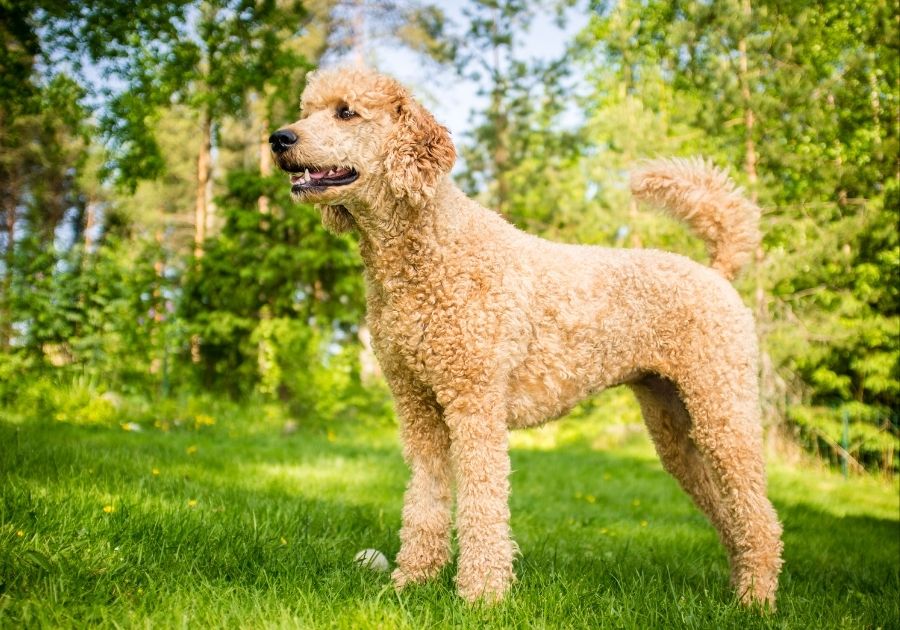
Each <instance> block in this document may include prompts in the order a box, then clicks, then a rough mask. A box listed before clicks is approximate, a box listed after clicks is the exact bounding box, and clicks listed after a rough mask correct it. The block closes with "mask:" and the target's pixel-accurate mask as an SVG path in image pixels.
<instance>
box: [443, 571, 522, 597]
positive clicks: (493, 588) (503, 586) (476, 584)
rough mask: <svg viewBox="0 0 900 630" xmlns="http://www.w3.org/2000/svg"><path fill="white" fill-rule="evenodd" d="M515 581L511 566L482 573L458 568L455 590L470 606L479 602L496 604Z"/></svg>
mask: <svg viewBox="0 0 900 630" xmlns="http://www.w3.org/2000/svg"><path fill="white" fill-rule="evenodd" d="M515 580H516V576H515V574H514V573H513V570H512V565H510V566H509V567H502V568H494V569H493V570H490V569H489V570H486V571H484V572H481V571H464V570H463V569H462V568H460V571H459V573H458V574H457V576H456V590H457V592H458V593H459V596H460V597H462V598H463V599H464V600H466V601H467V602H469V603H470V604H471V603H475V602H479V601H480V602H482V603H485V604H496V603H498V602H500V601H502V600H503V598H504V597H505V596H506V594H507V593H508V592H509V589H510V588H511V587H512V585H513V582H515Z"/></svg>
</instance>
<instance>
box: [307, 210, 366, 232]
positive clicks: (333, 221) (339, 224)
mask: <svg viewBox="0 0 900 630" xmlns="http://www.w3.org/2000/svg"><path fill="white" fill-rule="evenodd" d="M316 209H317V210H318V211H319V213H320V214H321V215H322V225H323V226H325V229H326V230H328V231H329V232H331V233H332V234H341V233H343V232H349V231H350V230H352V229H353V228H355V227H356V221H355V220H354V219H353V215H352V214H350V211H349V210H347V208H345V207H344V206H326V205H324V204H316Z"/></svg>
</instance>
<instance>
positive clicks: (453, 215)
mask: <svg viewBox="0 0 900 630" xmlns="http://www.w3.org/2000/svg"><path fill="white" fill-rule="evenodd" d="M467 204H471V201H470V200H468V199H467V198H466V197H465V194H464V193H463V192H462V191H461V190H460V189H459V188H458V187H457V186H456V184H454V183H453V181H452V180H451V179H450V177H449V175H448V176H446V177H445V178H444V179H443V180H442V181H441V182H440V183H439V184H438V186H437V187H436V190H435V194H434V196H433V197H432V198H431V199H429V200H428V202H427V203H426V204H425V205H422V206H414V205H411V204H409V203H408V202H407V201H406V200H403V199H396V198H394V199H393V200H392V202H391V204H390V211H389V212H388V213H387V214H386V215H385V216H384V217H375V216H374V215H373V214H372V213H371V211H370V210H366V209H362V208H360V209H358V210H356V211H355V212H354V213H353V214H354V215H355V217H357V218H356V223H357V227H358V230H359V250H360V255H361V256H362V259H363V264H364V265H365V267H366V271H367V275H368V277H369V279H370V281H374V282H376V283H377V284H378V285H381V286H383V287H385V288H388V287H390V286H393V285H394V284H395V283H397V282H400V283H415V282H421V281H423V280H424V277H423V275H425V274H428V275H431V274H433V273H435V272H436V271H438V270H439V268H438V265H439V264H440V262H439V261H440V252H441V250H442V249H444V248H445V247H447V246H448V244H449V242H450V241H451V240H452V238H453V236H454V234H455V233H456V231H457V230H456V227H457V225H458V224H459V219H460V218H461V215H462V214H463V213H464V208H465V206H466V205H467Z"/></svg>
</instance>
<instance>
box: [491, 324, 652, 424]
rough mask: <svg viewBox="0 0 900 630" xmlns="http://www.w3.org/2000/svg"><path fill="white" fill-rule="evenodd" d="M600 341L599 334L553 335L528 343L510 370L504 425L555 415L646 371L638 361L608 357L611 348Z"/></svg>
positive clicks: (543, 419) (531, 421)
mask: <svg viewBox="0 0 900 630" xmlns="http://www.w3.org/2000/svg"><path fill="white" fill-rule="evenodd" d="M604 346H605V344H604V343H603V341H602V339H601V340H599V341H598V340H596V339H594V340H592V342H586V341H584V342H581V343H572V344H569V345H563V344H561V343H559V340H558V339H556V338H549V339H545V340H544V341H543V342H540V343H538V342H535V343H533V344H532V347H531V351H530V352H529V355H528V357H527V358H526V359H525V360H524V361H523V362H522V364H521V365H519V366H518V367H517V368H516V369H514V370H513V371H512V372H511V373H510V377H509V381H508V390H507V401H508V413H509V415H508V418H507V424H508V426H509V427H510V428H511V429H521V428H526V427H533V426H537V425H540V424H543V423H544V422H547V421H549V420H553V419H555V418H559V417H560V416H562V415H564V414H565V413H567V412H568V411H569V410H570V409H572V407H574V406H575V405H577V404H578V403H579V402H581V401H582V400H584V399H585V398H587V397H588V396H591V395H592V394H596V393H598V392H600V391H602V390H604V389H607V388H609V387H613V386H616V385H620V384H622V383H626V382H629V381H631V380H634V379H636V378H638V377H639V376H641V375H642V374H643V373H644V372H645V370H644V369H643V368H642V367H641V366H640V362H639V361H627V362H616V361H615V360H612V361H610V360H609V359H610V352H611V349H610V348H606V347H604ZM610 366H616V368H617V369H610Z"/></svg>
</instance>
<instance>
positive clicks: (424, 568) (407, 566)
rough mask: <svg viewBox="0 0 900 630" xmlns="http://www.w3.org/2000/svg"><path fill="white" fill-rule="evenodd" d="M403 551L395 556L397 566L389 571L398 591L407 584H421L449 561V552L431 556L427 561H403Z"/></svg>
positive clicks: (438, 571) (435, 574)
mask: <svg viewBox="0 0 900 630" xmlns="http://www.w3.org/2000/svg"><path fill="white" fill-rule="evenodd" d="M403 555H404V554H403V553H402V552H401V553H400V554H398V556H397V568H396V569H394V572H393V573H391V581H392V582H393V583H394V588H395V589H397V590H398V591H399V590H401V589H402V588H404V587H405V586H407V585H408V584H421V583H422V582H427V581H428V580H430V579H431V578H433V577H435V576H437V574H438V573H440V572H441V569H443V568H444V566H445V565H446V564H447V563H448V562H449V561H450V558H449V554H447V555H446V556H439V557H436V558H432V559H431V560H430V561H428V562H419V563H415V564H412V563H409V562H404V559H403Z"/></svg>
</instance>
